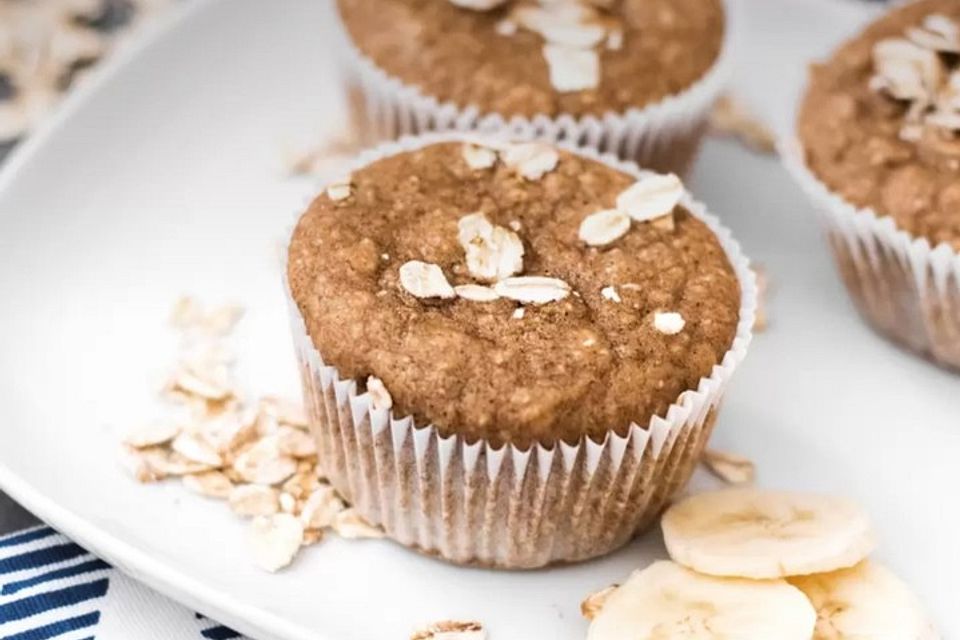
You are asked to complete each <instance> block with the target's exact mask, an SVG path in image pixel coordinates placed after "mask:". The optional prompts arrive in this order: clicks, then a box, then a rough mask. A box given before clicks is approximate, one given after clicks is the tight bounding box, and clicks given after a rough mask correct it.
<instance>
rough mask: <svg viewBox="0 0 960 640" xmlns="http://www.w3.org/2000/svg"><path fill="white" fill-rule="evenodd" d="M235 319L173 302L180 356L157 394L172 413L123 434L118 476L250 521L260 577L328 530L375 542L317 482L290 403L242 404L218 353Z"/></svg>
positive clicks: (231, 309)
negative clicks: (124, 471)
mask: <svg viewBox="0 0 960 640" xmlns="http://www.w3.org/2000/svg"><path fill="white" fill-rule="evenodd" d="M241 315H242V309H240V308H239V307H236V306H225V307H221V308H217V309H213V310H211V311H206V310H204V309H203V307H202V306H201V305H199V304H198V303H197V302H196V301H195V300H193V299H192V298H183V299H182V300H180V301H179V302H178V303H177V305H176V306H175V308H174V311H173V314H172V316H171V324H172V325H173V326H174V328H176V329H177V330H178V331H179V332H180V335H181V343H182V348H181V352H180V354H179V359H178V363H177V366H176V368H175V369H174V371H173V373H172V374H171V376H170V378H169V380H168V382H167V383H166V385H165V386H164V388H163V391H162V397H163V400H164V401H165V402H166V403H167V404H169V405H172V407H171V408H172V409H173V411H172V412H171V416H170V417H168V418H166V419H164V420H162V421H158V422H155V423H152V424H148V425H146V426H143V427H140V428H137V429H135V430H132V431H130V432H129V433H127V435H126V436H125V438H124V446H123V453H124V457H123V459H124V462H125V463H126V465H127V467H128V468H129V470H130V471H131V473H132V474H133V475H134V477H136V479H137V480H139V481H141V482H157V481H159V480H163V479H165V478H169V477H177V478H181V481H182V482H183V485H184V486H185V487H187V488H188V489H190V490H191V491H194V492H196V493H199V494H200V495H203V496H206V497H209V498H215V499H218V500H225V501H226V502H227V504H228V505H229V507H230V509H231V510H232V511H233V512H234V513H235V514H237V515H238V516H240V517H242V518H252V522H251V526H250V546H251V549H252V551H253V558H254V560H255V562H256V564H257V565H258V566H260V567H261V568H263V569H265V570H267V571H277V570H279V569H281V568H282V567H285V566H286V565H288V564H290V562H291V561H292V560H293V558H294V556H295V555H296V554H297V552H298V551H299V550H300V548H301V547H304V546H307V545H310V544H313V543H316V542H318V541H319V540H320V539H321V538H322V537H323V534H324V532H325V531H327V530H332V531H334V532H336V533H337V534H339V535H340V536H341V537H344V538H371V537H374V538H375V537H381V536H382V535H383V533H382V532H381V531H380V529H377V528H375V527H373V526H371V525H369V524H368V523H366V522H365V521H364V520H363V519H362V518H361V517H360V516H359V515H358V514H357V513H356V512H355V511H354V510H353V509H352V508H350V507H349V506H348V505H347V503H346V502H345V501H344V500H343V498H342V497H341V496H340V495H338V494H337V492H336V491H334V489H333V488H332V487H331V486H330V485H329V484H327V483H326V482H325V481H324V480H323V479H322V477H321V472H320V471H319V470H318V469H317V450H316V445H315V443H314V440H313V437H312V436H311V435H310V433H309V431H308V430H307V417H306V415H305V414H304V411H303V409H302V408H301V407H300V406H299V405H298V404H296V403H293V402H290V401H287V400H282V399H279V398H275V397H263V398H260V399H259V400H258V401H256V402H254V403H251V404H247V403H245V402H244V400H243V399H242V397H241V395H240V393H239V392H238V390H237V385H236V382H235V380H234V378H233V366H234V362H235V357H234V355H233V354H232V353H231V352H230V350H229V348H228V347H227V345H226V344H225V342H226V338H227V337H228V336H229V335H230V333H231V332H232V330H233V328H234V326H235V325H236V323H237V321H238V320H239V319H240V317H241Z"/></svg>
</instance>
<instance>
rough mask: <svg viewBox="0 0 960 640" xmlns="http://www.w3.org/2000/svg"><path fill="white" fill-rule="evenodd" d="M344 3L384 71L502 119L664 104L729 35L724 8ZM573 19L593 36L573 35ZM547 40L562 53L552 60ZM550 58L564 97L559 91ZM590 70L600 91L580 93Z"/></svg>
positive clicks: (654, 1) (650, 0)
mask: <svg viewBox="0 0 960 640" xmlns="http://www.w3.org/2000/svg"><path fill="white" fill-rule="evenodd" d="M460 1H461V2H466V1H467V0H460ZM337 2H338V5H339V8H340V14H341V16H342V17H343V21H344V23H345V24H346V26H347V29H348V31H349V33H350V35H351V37H352V39H353V41H354V43H355V44H356V45H357V47H358V48H359V49H360V50H361V51H362V52H363V53H364V54H365V55H367V56H368V57H369V58H371V59H372V60H373V61H374V62H375V63H376V64H377V65H378V66H379V67H380V68H382V69H384V70H385V71H386V72H388V73H389V74H391V75H393V76H395V77H397V78H399V79H401V80H402V81H403V82H405V83H407V84H410V85H414V86H417V87H419V88H420V89H421V90H422V91H423V92H424V93H425V94H427V95H429V96H433V97H435V98H437V99H439V100H440V101H441V102H448V101H449V102H453V103H454V104H456V105H458V106H461V107H466V106H470V105H473V106H476V107H477V108H479V109H480V111H481V112H482V113H499V114H502V115H505V116H516V115H521V116H533V115H536V114H546V115H549V116H554V115H558V114H561V113H569V114H572V115H575V116H580V115H585V114H594V115H599V114H603V113H605V112H608V111H613V112H622V111H624V110H626V109H629V108H631V107H635V108H640V107H644V106H646V105H649V104H651V103H654V102H657V101H659V100H661V99H663V98H665V97H667V96H670V95H673V94H676V93H679V92H681V91H683V90H684V89H686V88H688V87H690V86H691V85H693V84H694V83H695V82H696V81H697V80H699V79H700V78H701V77H703V75H704V74H705V73H706V72H707V71H708V70H709V69H710V67H711V66H712V65H713V63H714V62H715V61H716V59H717V57H718V56H719V53H720V49H721V45H722V40H723V35H724V28H725V26H724V14H723V6H722V3H721V1H720V0H612V1H609V2H607V1H605V2H594V3H592V4H591V3H587V2H584V3H582V4H578V3H577V1H576V0H565V1H559V0H555V1H554V2H544V3H543V4H542V5H541V4H540V3H538V2H535V1H533V0H510V1H508V2H506V3H504V4H499V6H496V7H495V8H493V9H491V10H488V11H476V10H471V9H465V8H461V7H458V6H456V5H454V4H453V3H452V2H450V1H449V0H337ZM471 2H475V3H477V4H489V2H477V1H476V0H471ZM593 5H606V7H607V8H605V9H601V8H594V6H593ZM551 7H552V9H551ZM571 19H573V20H574V21H576V22H577V23H578V24H579V25H580V26H585V27H586V28H585V29H581V28H572V29H571V28H570V26H571V25H570V20H571ZM525 25H526V26H525ZM548 38H549V41H550V42H551V43H552V44H555V45H557V47H553V48H551V53H549V54H548V53H547V52H545V49H544V45H545V44H547V41H548ZM570 51H574V52H575V53H573V54H571V53H570ZM551 56H554V57H552V60H553V62H552V63H550V64H551V65H556V68H557V73H559V74H560V75H561V76H564V78H565V79H564V78H561V79H560V80H559V82H560V83H561V84H560V88H561V89H562V90H559V89H558V88H557V86H556V84H557V81H555V82H554V83H551V73H550V68H549V66H548V61H547V60H548V57H551ZM592 64H596V65H597V69H598V73H597V74H596V75H597V83H596V86H595V88H589V89H584V90H577V89H575V88H573V87H577V86H582V85H578V84H577V83H579V82H581V81H582V80H583V76H582V74H583V73H584V72H585V73H587V75H590V73H591V71H590V70H589V69H590V67H591V65H592ZM569 82H573V83H574V84H572V85H570V84H567V83H569ZM587 84H588V85H589V84H590V83H589V81H588V82H587Z"/></svg>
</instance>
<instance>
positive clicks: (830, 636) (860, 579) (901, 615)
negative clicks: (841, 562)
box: [790, 560, 940, 640]
mask: <svg viewBox="0 0 960 640" xmlns="http://www.w3.org/2000/svg"><path fill="white" fill-rule="evenodd" d="M790 583H791V584H793V585H794V586H796V587H797V588H798V589H800V590H801V591H803V592H804V593H805V594H806V595H807V597H808V598H809V599H810V602H812V603H813V606H814V608H815V609H816V610H817V628H816V631H815V633H814V636H813V640H854V639H857V638H897V639H898V640H937V639H938V638H939V637H940V636H939V635H938V634H937V632H936V630H934V628H933V625H932V624H931V623H930V621H929V619H928V618H927V615H926V613H925V612H924V610H923V607H922V606H921V605H920V602H919V601H918V600H917V598H916V596H914V595H913V594H912V593H911V592H910V590H909V589H907V587H906V585H904V584H903V582H901V581H900V579H899V578H897V576H895V575H894V574H893V573H892V572H891V571H890V570H889V569H887V568H886V567H883V566H882V565H879V564H877V563H876V562H871V561H869V560H866V561H864V562H861V563H860V564H858V565H856V566H855V567H851V568H850V569H841V570H840V571H834V572H832V573H823V574H819V575H814V576H798V577H795V578H790Z"/></svg>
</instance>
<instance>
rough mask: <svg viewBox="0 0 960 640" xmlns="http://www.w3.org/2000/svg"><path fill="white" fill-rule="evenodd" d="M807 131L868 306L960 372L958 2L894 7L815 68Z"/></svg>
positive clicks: (853, 286)
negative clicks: (959, 369)
mask: <svg viewBox="0 0 960 640" xmlns="http://www.w3.org/2000/svg"><path fill="white" fill-rule="evenodd" d="M797 137H798V140H797V142H798V145H797V147H798V153H797V158H796V159H795V160H792V159H791V158H790V157H789V156H788V163H789V165H790V166H791V168H793V169H794V170H795V171H794V173H795V174H796V175H797V176H798V177H799V179H800V181H801V184H802V185H803V186H804V187H805V188H806V189H807V191H808V192H809V193H810V194H811V195H812V196H813V198H814V200H815V201H816V203H817V205H818V207H819V208H820V210H821V211H822V212H823V213H824V215H823V216H821V218H822V220H823V221H824V222H825V223H826V228H827V232H828V237H829V238H830V241H831V246H832V248H833V250H834V254H835V256H836V259H837V263H838V266H839V268H840V272H841V275H842V276H843V279H844V282H845V284H846V285H847V288H848V290H849V291H850V294H851V296H852V297H853V300H854V302H855V303H856V305H857V307H858V309H859V310H860V312H861V314H862V315H863V316H864V317H865V318H866V319H867V320H868V322H869V323H870V324H871V325H872V326H873V327H874V328H876V329H877V330H878V331H880V332H881V333H883V334H884V335H886V336H888V337H891V338H893V339H894V340H896V341H897V342H899V343H901V344H904V345H906V346H907V347H909V348H911V349H913V350H915V351H918V352H921V353H924V354H926V355H928V356H930V357H932V358H933V359H934V360H936V361H937V362H939V363H941V364H945V365H948V366H951V367H956V368H960V2H958V1H957V0H919V1H917V2H912V3H909V4H907V5H905V6H903V7H900V8H897V9H894V10H892V11H891V12H889V13H888V14H887V15H885V16H883V17H882V18H880V19H879V20H878V21H876V22H875V23H874V24H872V25H871V26H870V27H869V28H867V29H866V30H865V31H864V32H863V33H861V34H860V35H858V36H856V37H855V38H853V39H852V40H850V41H849V42H847V43H846V44H844V45H843V46H841V47H840V48H839V49H838V50H837V51H836V52H835V53H834V54H833V56H832V57H831V58H830V59H829V60H827V61H826V62H825V63H823V64H821V65H817V66H816V67H814V69H813V72H812V74H811V79H810V85H809V88H808V90H807V94H806V96H805V98H804V100H803V102H802V104H801V109H800V114H799V117H798V122H797Z"/></svg>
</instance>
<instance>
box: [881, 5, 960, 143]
mask: <svg viewBox="0 0 960 640" xmlns="http://www.w3.org/2000/svg"><path fill="white" fill-rule="evenodd" d="M904 35H905V37H903V38H890V39H886V40H881V41H880V42H878V43H877V44H876V45H875V46H874V49H873V63H874V69H875V71H876V74H875V75H874V76H873V77H872V78H871V80H870V86H871V88H872V89H874V90H876V91H882V92H884V93H885V94H887V95H889V96H891V97H892V98H894V99H896V100H902V101H905V102H908V103H909V105H910V107H909V109H908V110H907V115H906V122H905V124H904V126H903V128H902V129H901V130H900V137H901V138H903V139H904V140H907V141H913V142H916V141H918V140H920V139H921V138H922V137H923V136H924V131H925V130H927V129H932V130H938V129H939V130H944V131H948V132H953V133H960V24H957V23H956V22H954V21H953V20H951V19H950V18H948V17H947V16H944V15H940V14H932V15H929V16H927V17H926V19H925V20H924V21H923V24H922V26H918V27H910V28H908V29H907V31H906V33H905V34H904Z"/></svg>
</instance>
